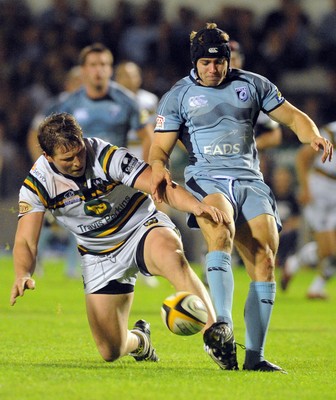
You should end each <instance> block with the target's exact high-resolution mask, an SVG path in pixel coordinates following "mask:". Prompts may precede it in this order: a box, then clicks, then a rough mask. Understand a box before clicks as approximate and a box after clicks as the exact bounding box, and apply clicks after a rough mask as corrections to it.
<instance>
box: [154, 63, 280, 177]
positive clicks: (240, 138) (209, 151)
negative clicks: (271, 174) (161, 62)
mask: <svg viewBox="0 0 336 400" xmlns="http://www.w3.org/2000/svg"><path fill="white" fill-rule="evenodd" d="M284 101H285V99H284V97H283V96H282V95H281V93H280V92H279V90H278V88H277V87H276V86H275V85H274V84H273V83H271V82H270V81H269V80H268V79H266V78H265V77H262V76H260V75H258V74H255V73H252V72H248V71H244V70H237V69H234V70H231V71H230V72H229V75H228V77H227V78H226V79H225V81H224V82H223V83H222V84H221V85H219V86H217V87H205V86H201V85H199V84H198V83H197V81H196V79H195V74H194V71H192V72H191V74H190V75H189V76H188V77H185V78H183V79H181V80H180V81H178V82H177V83H176V84H175V85H174V86H173V87H172V88H171V89H170V90H169V91H168V92H167V93H166V94H165V95H164V96H163V97H162V99H161V100H160V103H159V106H158V117H157V122H156V127H155V132H171V131H174V132H179V138H180V140H181V141H182V142H183V144H184V145H185V147H186V148H187V150H188V153H189V165H188V166H187V167H186V170H185V179H186V181H187V180H188V179H189V178H191V177H192V176H194V175H195V174H197V173H198V172H201V173H202V174H208V175H211V176H214V177H215V176H229V177H232V178H240V179H262V174H261V172H260V168H259V160H258V156H257V149H256V144H255V137H254V126H255V124H256V121H257V118H258V115H259V112H260V111H263V112H265V113H268V112H271V111H272V110H274V109H275V108H277V107H279V106H280V105H281V104H282V103H283V102H284Z"/></svg>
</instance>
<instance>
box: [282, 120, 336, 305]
mask: <svg viewBox="0 0 336 400" xmlns="http://www.w3.org/2000/svg"><path fill="white" fill-rule="evenodd" d="M320 132H321V134H322V135H323V136H324V137H325V138H328V139H329V140H330V141H331V142H332V143H333V146H335V144H336V122H331V123H329V124H327V125H325V126H323V127H322V128H321V130H320ZM296 165H297V175H298V181H299V200H300V202H301V204H302V206H303V207H304V217H305V219H306V221H307V223H308V225H309V227H310V228H311V229H312V231H313V233H314V238H315V240H316V244H315V245H314V244H312V243H309V244H307V245H306V247H304V248H303V249H301V250H299V252H298V253H297V254H295V255H294V256H293V257H289V258H288V259H287V262H286V264H285V268H284V271H283V276H282V288H283V289H284V290H285V289H286V288H287V285H288V283H289V281H290V279H291V278H292V276H293V275H294V274H295V273H296V272H297V270H298V269H299V268H300V267H301V266H302V265H304V264H308V265H313V266H314V264H315V266H316V265H317V264H318V268H319V273H318V276H317V277H316V278H315V279H314V280H313V282H312V283H311V285H310V287H309V289H308V292H307V297H308V298H310V299H326V298H327V297H328V295H327V293H326V290H325V287H326V283H327V281H328V280H329V279H330V278H332V277H333V276H334V275H335V273H336V171H335V166H334V165H333V164H330V163H323V162H321V160H320V158H319V157H317V156H316V153H315V152H314V151H313V150H312V149H311V148H310V147H309V146H303V147H302V148H301V149H300V150H299V151H298V154H297V163H296ZM314 252H315V254H314ZM316 252H317V257H316Z"/></svg>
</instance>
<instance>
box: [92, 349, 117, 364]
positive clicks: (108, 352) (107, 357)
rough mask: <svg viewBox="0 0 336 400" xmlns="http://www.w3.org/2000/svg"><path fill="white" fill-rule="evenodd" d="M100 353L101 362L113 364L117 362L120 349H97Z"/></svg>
mask: <svg viewBox="0 0 336 400" xmlns="http://www.w3.org/2000/svg"><path fill="white" fill-rule="evenodd" d="M98 350H99V352H100V355H101V356H102V358H103V360H104V361H106V362H113V361H116V360H118V359H119V358H120V357H121V351H120V349H119V348H118V349H115V348H111V349H98Z"/></svg>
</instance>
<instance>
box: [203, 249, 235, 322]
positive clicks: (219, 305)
mask: <svg viewBox="0 0 336 400" xmlns="http://www.w3.org/2000/svg"><path fill="white" fill-rule="evenodd" d="M205 262H206V273H207V280H208V284H209V289H210V293H211V298H212V302H213V304H214V307H215V311H216V315H217V321H223V322H226V323H227V324H229V325H230V326H231V327H232V328H233V322H232V301H233V289H234V282H233V274H232V269H231V256H230V254H228V253H224V252H223V251H211V252H210V253H208V254H207V255H206V257H205Z"/></svg>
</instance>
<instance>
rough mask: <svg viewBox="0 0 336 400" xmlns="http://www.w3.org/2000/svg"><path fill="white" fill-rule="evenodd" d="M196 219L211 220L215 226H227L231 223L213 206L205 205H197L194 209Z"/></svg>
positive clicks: (224, 214) (223, 213) (225, 215)
mask: <svg viewBox="0 0 336 400" xmlns="http://www.w3.org/2000/svg"><path fill="white" fill-rule="evenodd" d="M193 213H194V214H195V216H196V217H205V218H209V219H211V220H213V221H214V222H216V223H217V224H225V225H228V224H230V223H231V220H230V218H229V217H228V216H227V214H226V213H225V212H224V211H222V210H220V209H218V208H216V207H213V206H209V205H207V204H205V203H198V205H197V206H196V207H195V209H194V212H193Z"/></svg>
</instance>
